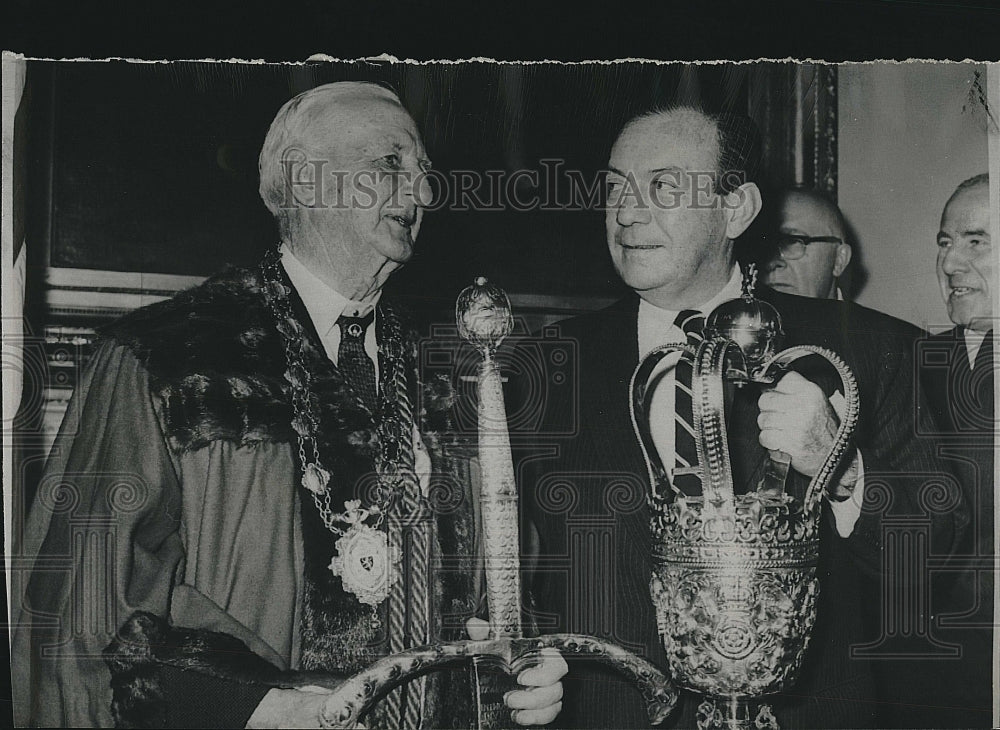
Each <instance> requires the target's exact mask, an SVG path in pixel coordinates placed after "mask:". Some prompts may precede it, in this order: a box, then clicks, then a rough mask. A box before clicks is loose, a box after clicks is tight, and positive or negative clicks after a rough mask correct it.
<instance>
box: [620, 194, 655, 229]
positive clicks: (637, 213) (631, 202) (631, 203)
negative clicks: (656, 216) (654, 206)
mask: <svg viewBox="0 0 1000 730" xmlns="http://www.w3.org/2000/svg"><path fill="white" fill-rule="evenodd" d="M615 220H616V221H617V222H618V225H620V226H631V225H634V224H636V223H639V224H642V223H649V221H650V220H651V215H650V212H649V205H647V204H646V201H644V200H643V199H642V198H641V197H640V196H639V195H638V194H635V193H634V192H632V191H626V192H625V193H624V194H623V195H622V197H621V200H619V201H618V208H617V210H616V211H615Z"/></svg>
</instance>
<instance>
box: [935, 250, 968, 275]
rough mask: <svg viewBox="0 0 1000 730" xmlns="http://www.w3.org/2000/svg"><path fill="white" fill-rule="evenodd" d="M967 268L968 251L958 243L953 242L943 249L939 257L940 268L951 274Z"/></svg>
mask: <svg viewBox="0 0 1000 730" xmlns="http://www.w3.org/2000/svg"><path fill="white" fill-rule="evenodd" d="M968 268H969V252H968V251H967V250H966V249H965V247H964V246H962V244H960V243H953V244H952V245H950V246H948V247H947V248H946V249H945V251H944V258H942V259H941V270H942V271H943V272H944V273H945V274H947V275H948V276H951V275H952V274H957V273H958V272H960V271H966V270H968Z"/></svg>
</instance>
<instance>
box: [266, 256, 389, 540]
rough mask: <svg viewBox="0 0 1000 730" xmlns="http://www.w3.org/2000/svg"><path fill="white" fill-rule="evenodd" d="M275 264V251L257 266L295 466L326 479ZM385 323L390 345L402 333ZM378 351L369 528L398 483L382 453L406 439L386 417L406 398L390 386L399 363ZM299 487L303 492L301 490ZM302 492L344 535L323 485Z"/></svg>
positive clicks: (299, 336)
mask: <svg viewBox="0 0 1000 730" xmlns="http://www.w3.org/2000/svg"><path fill="white" fill-rule="evenodd" d="M280 260H281V254H280V252H279V251H278V249H272V250H269V251H268V252H267V253H266V254H265V256H264V259H263V260H262V261H261V264H260V272H261V279H262V287H261V288H262V290H263V292H264V299H265V301H266V302H267V305H268V308H269V309H270V311H271V315H272V316H273V317H274V321H275V326H276V328H277V330H278V334H279V336H280V337H281V340H282V344H283V346H284V350H285V361H286V370H285V380H286V381H287V382H288V384H289V386H290V388H291V396H292V397H291V401H292V411H293V416H292V429H293V430H294V431H295V433H296V436H297V445H298V456H299V466H300V469H301V471H302V478H303V479H304V477H305V473H306V470H307V469H308V467H309V466H310V464H312V465H315V466H316V467H318V468H319V469H322V470H323V471H324V472H325V473H327V474H329V472H328V471H326V469H325V468H324V466H323V463H322V461H321V460H320V453H319V445H318V443H317V440H316V434H317V433H318V432H319V427H320V419H319V417H318V406H319V404H318V402H317V396H316V395H315V394H314V393H313V392H312V382H313V376H312V373H311V372H310V370H309V369H308V368H307V367H306V364H305V362H306V336H305V332H304V331H303V329H302V325H301V324H300V323H299V322H298V320H297V319H296V317H295V314H294V312H293V311H292V307H291V303H290V301H289V297H288V287H287V286H285V284H283V283H282V281H281V273H280V270H279V265H280V263H279V262H280ZM389 319H390V321H389V322H388V323H387V330H388V331H387V332H386V337H385V338H384V339H385V340H387V341H388V342H392V343H401V342H402V334H401V332H400V328H399V323H398V322H397V321H396V320H395V319H394V318H389ZM293 335H295V336H293ZM378 352H379V354H380V355H381V356H383V357H382V359H383V360H384V361H385V364H386V367H385V368H383V372H382V377H381V378H380V379H381V380H382V383H381V385H382V387H381V393H382V407H381V409H380V411H381V413H380V415H381V417H380V418H379V424H378V426H377V433H378V436H379V446H378V448H377V449H376V452H375V470H376V473H377V474H378V481H377V482H376V485H375V494H374V502H373V505H372V507H371V508H369V509H368V512H369V514H370V516H371V517H372V518H373V520H372V527H374V528H375V529H378V528H379V527H380V526H381V525H382V523H383V521H384V519H385V514H386V512H387V511H388V510H389V508H390V507H391V505H392V502H393V501H394V499H395V495H396V493H397V492H398V491H399V487H400V485H401V484H402V481H403V479H404V475H403V474H401V473H400V471H399V468H398V465H397V464H396V463H395V459H393V458H388V459H387V458H386V453H387V452H388V453H392V454H398V453H399V451H400V448H401V444H402V439H403V438H405V437H406V436H407V435H406V434H403V433H402V431H403V427H404V424H402V423H401V422H400V421H401V419H398V418H389V417H388V416H389V414H390V413H392V412H393V407H394V406H395V405H396V403H395V401H396V399H398V398H406V397H408V396H407V394H406V393H399V392H398V390H399V388H398V387H395V384H394V381H397V380H399V381H405V378H400V379H397V378H395V377H394V376H395V369H396V368H399V367H403V365H402V363H401V362H399V361H398V360H399V358H397V357H395V356H394V353H393V352H392V351H391V350H389V349H387V348H383V347H382V345H379V349H378ZM359 403H360V399H359ZM307 452H308V454H311V456H312V459H309V458H308V456H307ZM303 488H306V487H305V485H303ZM306 489H307V488H306ZM307 491H308V492H309V493H310V494H311V495H312V498H313V502H314V503H315V504H316V509H317V510H318V511H319V515H320V517H321V518H322V520H323V524H324V525H326V527H327V529H328V530H330V531H331V532H333V533H334V534H337V535H344V534H345V532H346V531H345V530H344V528H342V527H341V526H340V525H346V524H350V522H351V521H350V520H348V519H347V515H346V514H343V513H338V512H334V511H333V507H332V505H331V489H330V487H329V482H327V484H326V485H325V486H324V487H323V489H322V491H321V492H320V493H318V494H317V493H316V492H314V491H313V490H311V489H307Z"/></svg>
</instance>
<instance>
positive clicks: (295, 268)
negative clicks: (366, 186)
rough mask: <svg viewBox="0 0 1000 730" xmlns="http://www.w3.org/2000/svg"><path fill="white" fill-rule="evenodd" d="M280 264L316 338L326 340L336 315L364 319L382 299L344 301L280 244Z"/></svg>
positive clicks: (342, 296)
mask: <svg viewBox="0 0 1000 730" xmlns="http://www.w3.org/2000/svg"><path fill="white" fill-rule="evenodd" d="M281 265H282V266H283V267H284V269H285V273H286V274H288V278H289V280H290V281H291V282H292V286H294V287H295V291H297V292H298V294H299V297H301V298H302V304H303V305H305V308H306V311H307V312H308V313H309V318H310V319H311V320H312V323H313V326H314V327H315V328H316V332H317V333H319V335H320V337H326V336H327V335H328V334H329V333H330V330H332V329H333V327H334V326H335V325H336V324H337V320H338V319H340V315H342V314H344V313H347V314H349V315H351V316H357V317H360V316H364V315H366V314H368V312H370V311H371V310H372V308H373V307H374V306H375V305H376V304H377V303H378V300H379V298H380V297H381V296H382V292H378V293H377V294H376V295H375V298H374V299H373V300H372V301H370V302H365V303H364V304H361V303H359V302H354V301H352V300H350V299H348V298H347V297H345V296H344V295H343V294H341V293H340V292H338V291H337V290H336V289H334V288H333V287H331V286H328V285H327V284H326V283H325V282H324V281H323V280H322V279H320V278H319V277H318V276H316V275H315V274H314V273H312V272H311V271H310V270H309V269H308V267H306V265H305V264H303V263H302V262H301V261H299V260H298V259H297V258H295V255H294V254H293V253H292V252H291V250H290V249H289V248H288V245H287V244H284V243H283V244H281Z"/></svg>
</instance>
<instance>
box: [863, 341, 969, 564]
mask: <svg viewBox="0 0 1000 730" xmlns="http://www.w3.org/2000/svg"><path fill="white" fill-rule="evenodd" d="M859 339H864V340H866V342H864V343H861V342H859V343H858V344H859V345H860V346H861V347H864V348H866V349H868V350H869V353H874V354H868V355H867V357H865V356H862V357H859V358H857V359H856V362H858V363H860V362H865V364H864V365H863V366H862V367H865V368H866V369H869V370H870V372H868V373H864V374H862V373H858V375H859V376H860V377H864V378H866V379H868V380H869V381H870V382H873V383H874V384H875V388H874V389H869V390H867V392H864V394H863V398H864V399H865V400H863V401H862V404H861V408H862V418H861V421H860V424H859V429H858V432H857V435H856V443H857V446H858V448H859V449H860V451H861V452H862V453H863V454H864V463H865V476H864V479H865V491H864V504H863V506H862V511H861V516H860V517H859V518H858V521H857V523H856V524H855V529H854V532H853V533H852V534H851V536H850V538H848V542H849V545H850V547H851V550H852V551H853V552H854V553H855V554H856V555H857V556H858V557H859V558H860V561H861V566H862V567H863V568H865V569H866V570H869V571H874V572H882V570H883V567H884V566H883V555H882V553H883V550H884V544H883V543H884V535H885V531H886V529H887V525H888V524H889V521H890V520H893V519H896V518H901V517H904V516H909V517H918V518H919V517H921V516H929V517H930V518H931V535H930V541H931V542H930V551H931V553H932V554H934V555H947V554H951V553H952V552H953V551H954V550H955V549H956V546H957V544H958V541H959V539H960V535H961V534H962V533H963V531H964V529H965V526H966V525H967V524H968V519H969V513H968V506H967V504H966V503H965V500H964V499H963V498H962V496H961V490H958V489H956V488H954V487H956V486H957V485H955V484H954V483H953V480H952V479H951V478H950V476H949V473H948V470H947V469H946V468H945V467H944V466H943V465H942V463H941V462H940V460H939V459H938V458H937V457H936V455H935V444H934V441H933V439H931V438H928V437H926V436H922V435H921V432H922V431H923V429H921V428H919V427H918V422H919V419H922V418H927V417H928V412H929V410H930V409H929V408H928V406H927V404H926V402H925V397H924V393H923V389H921V388H917V387H916V382H915V368H914V364H913V358H914V354H915V353H914V348H913V338H910V337H892V338H891V339H890V338H888V337H884V336H878V335H877V336H876V337H873V338H859Z"/></svg>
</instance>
